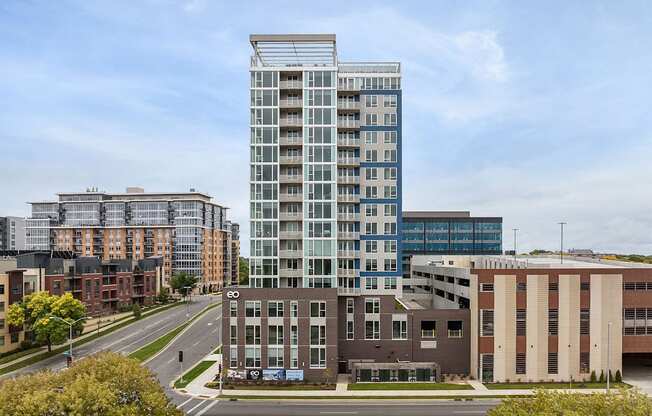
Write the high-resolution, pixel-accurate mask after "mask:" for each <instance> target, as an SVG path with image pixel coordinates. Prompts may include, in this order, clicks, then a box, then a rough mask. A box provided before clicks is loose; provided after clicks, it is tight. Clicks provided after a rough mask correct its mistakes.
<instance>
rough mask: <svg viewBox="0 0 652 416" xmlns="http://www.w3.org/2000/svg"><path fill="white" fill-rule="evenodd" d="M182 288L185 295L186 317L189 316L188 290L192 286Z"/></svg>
mask: <svg viewBox="0 0 652 416" xmlns="http://www.w3.org/2000/svg"><path fill="white" fill-rule="evenodd" d="M182 289H185V295H186V319H187V318H189V317H190V305H189V304H188V291H189V290H190V289H192V286H184V287H182Z"/></svg>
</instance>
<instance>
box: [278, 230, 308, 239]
mask: <svg viewBox="0 0 652 416" xmlns="http://www.w3.org/2000/svg"><path fill="white" fill-rule="evenodd" d="M278 238H280V239H281V240H300V239H302V238H303V233H302V232H301V231H280V232H279V233H278Z"/></svg>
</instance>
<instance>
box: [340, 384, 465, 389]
mask: <svg viewBox="0 0 652 416" xmlns="http://www.w3.org/2000/svg"><path fill="white" fill-rule="evenodd" d="M348 389H349V390H473V387H472V386H470V385H468V384H454V383H354V384H349V388H348Z"/></svg>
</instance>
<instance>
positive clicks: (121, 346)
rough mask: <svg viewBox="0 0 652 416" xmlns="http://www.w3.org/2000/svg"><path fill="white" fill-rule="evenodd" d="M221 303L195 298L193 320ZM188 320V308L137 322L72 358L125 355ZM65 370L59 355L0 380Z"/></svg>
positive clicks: (212, 298)
mask: <svg viewBox="0 0 652 416" xmlns="http://www.w3.org/2000/svg"><path fill="white" fill-rule="evenodd" d="M218 300H219V297H218V296H194V297H193V301H192V303H190V305H189V306H188V310H189V313H190V316H191V317H192V316H193V315H194V314H196V313H197V312H199V311H200V310H202V309H203V308H205V307H206V306H207V305H208V304H210V303H212V302H217V301H218ZM216 309H220V308H216ZM211 312H213V311H211ZM186 319H187V317H186V307H185V306H183V305H182V306H177V307H173V308H170V309H168V310H165V311H162V312H159V313H156V314H154V315H152V316H148V317H144V318H143V319H141V320H140V321H138V322H135V323H133V324H131V325H128V326H126V327H124V328H121V329H119V330H117V331H114V332H112V333H110V334H108V335H106V336H103V337H101V338H98V339H95V340H93V341H90V342H88V343H86V344H83V345H81V346H80V347H78V348H73V356H74V357H75V358H80V357H85V356H87V355H90V354H94V353H96V352H99V351H104V350H110V351H114V352H119V353H122V354H125V355H126V354H129V353H131V352H133V351H135V350H137V349H139V348H140V347H142V346H144V345H146V344H148V343H150V342H152V341H153V340H155V339H156V338H158V337H160V336H161V335H163V334H165V333H166V332H168V331H170V330H172V329H173V328H175V327H176V326H178V325H180V324H182V323H183V322H185V321H186ZM212 345H213V346H214V345H217V343H213V344H212ZM65 366H66V360H65V357H64V356H63V355H58V356H54V357H51V358H48V359H46V360H43V361H39V362H38V363H35V364H33V365H30V366H27V367H23V368H21V369H19V370H16V371H14V372H12V373H8V374H5V375H3V376H1V377H0V378H5V377H12V376H16V375H20V374H25V373H30V372H34V371H38V370H42V369H45V368H49V369H52V370H55V371H56V370H59V369H61V368H64V367H65Z"/></svg>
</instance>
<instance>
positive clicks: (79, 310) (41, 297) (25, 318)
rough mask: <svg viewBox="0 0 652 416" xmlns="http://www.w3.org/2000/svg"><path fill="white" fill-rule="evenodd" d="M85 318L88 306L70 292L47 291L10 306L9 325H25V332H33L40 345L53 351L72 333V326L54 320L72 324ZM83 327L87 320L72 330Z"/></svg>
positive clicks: (79, 330) (34, 294)
mask: <svg viewBox="0 0 652 416" xmlns="http://www.w3.org/2000/svg"><path fill="white" fill-rule="evenodd" d="M84 315H86V307H85V306H84V304H83V303H82V302H80V301H79V300H77V299H75V298H74V297H73V296H72V295H71V294H70V293H65V294H63V295H61V296H56V295H50V294H49V293H48V292H36V293H33V294H31V295H27V296H25V297H24V298H23V300H22V302H18V303H14V304H12V305H11V306H10V307H9V309H8V310H7V323H8V324H10V325H14V326H23V325H24V326H25V327H26V328H25V329H27V330H31V331H33V332H34V335H35V336H36V341H37V342H39V343H45V344H47V346H48V350H51V349H52V344H60V343H62V342H64V341H65V340H66V339H67V338H68V334H69V326H68V325H66V324H65V323H63V322H61V321H59V320H57V319H52V317H58V318H61V319H64V320H66V321H68V322H73V321H76V320H77V319H80V318H82V317H84ZM83 327H84V320H81V321H79V322H77V323H76V324H74V326H73V330H74V331H76V332H81V330H82V329H83Z"/></svg>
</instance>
